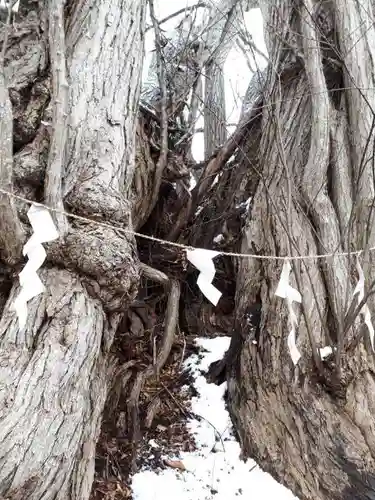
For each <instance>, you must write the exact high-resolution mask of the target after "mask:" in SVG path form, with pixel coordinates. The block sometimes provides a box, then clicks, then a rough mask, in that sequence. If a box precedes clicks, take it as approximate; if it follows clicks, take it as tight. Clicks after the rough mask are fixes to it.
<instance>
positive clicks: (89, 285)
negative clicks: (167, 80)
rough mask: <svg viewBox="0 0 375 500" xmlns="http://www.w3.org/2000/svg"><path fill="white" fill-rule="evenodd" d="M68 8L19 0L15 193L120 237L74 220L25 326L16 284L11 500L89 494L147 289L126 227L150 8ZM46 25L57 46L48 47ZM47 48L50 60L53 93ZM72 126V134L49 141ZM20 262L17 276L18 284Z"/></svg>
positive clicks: (5, 336) (6, 339)
mask: <svg viewBox="0 0 375 500" xmlns="http://www.w3.org/2000/svg"><path fill="white" fill-rule="evenodd" d="M62 3H63V2H61V3H59V2H51V3H50V2H46V3H44V2H43V1H42V0H40V1H36V0H34V1H30V2H25V4H24V5H22V2H21V8H20V13H19V17H17V18H16V19H15V21H14V23H13V27H12V28H11V32H10V43H9V50H8V51H7V52H6V57H5V66H6V67H5V73H6V76H7V84H8V89H9V94H10V97H11V100H12V104H13V117H14V121H15V127H14V128H15V130H14V137H13V139H14V153H15V158H14V175H13V178H14V181H15V183H16V186H17V189H16V191H18V192H20V193H23V194H25V193H26V194H28V196H33V197H34V199H35V200H36V201H41V202H43V201H44V200H46V202H47V203H50V204H51V205H53V208H61V207H62V206H64V207H65V209H68V210H70V211H72V212H74V213H76V214H77V215H81V216H84V217H88V218H92V219H96V220H97V221H99V222H100V221H103V222H105V221H109V222H110V223H111V224H115V225H116V226H117V227H119V228H120V229H109V228H106V227H103V226H102V227H99V226H96V225H95V224H93V223H90V222H87V223H82V222H77V221H74V219H70V220H69V221H68V224H67V228H66V232H65V233H64V236H63V237H61V238H60V239H59V240H58V241H57V242H55V243H54V244H51V245H48V247H47V256H48V257H47V259H48V263H47V264H46V265H45V266H44V268H43V269H42V271H41V272H40V277H41V279H42V281H43V283H44V284H45V285H46V291H45V293H43V294H42V295H39V296H38V297H36V298H35V299H33V300H31V301H30V302H29V304H28V311H29V312H28V323H27V326H26V327H25V329H19V326H18V321H17V318H16V316H15V313H14V312H13V311H12V309H11V306H12V304H13V302H14V299H15V297H16V296H17V294H18V291H19V285H18V279H17V278H16V277H15V278H14V282H13V286H12V288H11V291H10V293H9V296H8V298H7V302H6V305H5V307H4V311H3V314H2V317H1V319H0V332H1V333H0V360H1V361H0V379H1V385H0V400H1V402H0V439H1V443H2V447H1V451H0V494H2V495H3V496H4V497H6V498H13V497H12V495H16V493H17V494H20V492H22V494H23V497H22V495H21V497H22V498H29V499H30V500H40V499H42V498H43V499H45V500H48V499H55V500H56V499H61V500H67V499H71V500H74V499H76V500H85V499H88V498H89V495H90V490H91V486H92V481H93V474H94V460H95V445H96V440H97V438H98V434H99V431H100V424H101V414H102V410H103V407H104V403H105V399H106V394H107V382H108V381H107V370H108V366H107V364H108V351H109V348H110V346H111V343H112V340H113V336H114V334H115V331H116V328H117V325H118V323H119V321H120V319H121V317H122V315H123V313H124V312H125V310H126V307H127V304H128V303H129V302H130V301H131V300H132V299H133V298H134V295H135V292H136V289H137V284H138V279H139V269H138V267H139V266H138V258H137V257H136V253H135V250H134V240H133V238H132V237H130V236H126V237H125V236H124V233H123V232H121V228H125V229H126V228H131V227H132V220H131V210H130V208H131V204H130V201H129V199H128V197H129V194H130V187H131V183H132V176H133V170H134V155H135V150H134V149H135V148H134V143H135V124H136V114H137V108H138V97H139V88H140V76H141V69H142V68H141V61H142V58H141V57H140V54H141V53H142V50H143V32H144V27H145V26H144V23H145V12H144V11H145V1H143V0H126V1H124V0H116V1H112V0H111V1H110V0H108V1H107V0H105V1H102V2H97V1H94V0H92V1H89V2H86V1H83V0H82V1H78V2H67V5H65V20H63V19H62V17H61V16H62V10H61V5H62ZM50 4H51V5H50ZM49 8H51V9H55V10H52V11H51V13H50V16H48V9H49ZM48 22H49V23H50V26H49V29H50V34H51V35H56V37H55V38H54V39H53V40H54V42H55V43H56V44H59V47H56V46H55V47H51V45H50V43H49V40H48ZM51 22H52V23H55V24H53V25H51ZM61 30H64V31H65V32H62V31H61ZM0 32H1V34H2V35H3V36H4V32H3V28H1V29H0ZM2 39H4V38H2ZM64 39H65V45H66V52H64ZM51 41H52V39H51V38H50V42H51ZM48 51H50V54H53V56H54V57H55V59H54V61H53V64H52V74H53V78H52V82H51V83H50V75H51V71H50V66H49V63H47V61H48ZM65 68H66V73H67V75H66V78H67V81H68V86H69V87H68V96H67V99H68V103H65V102H64V92H65V90H66V87H65V85H66V84H65V81H64V80H65V76H64V70H65ZM54 72H55V74H54ZM51 84H52V93H53V95H54V97H55V99H53V101H52V105H51V106H50V107H49V108H48V107H47V105H46V104H47V103H48V100H49V87H50V85H51ZM26 90H27V96H29V97H30V96H31V98H29V101H25V99H24V97H23V96H24V95H25V92H26ZM46 92H47V96H48V97H47V99H45V93H46ZM65 104H66V109H67V112H66V111H65V110H64V106H65ZM66 114H67V116H66ZM52 116H53V117H54V119H53V121H52V124H53V127H52V130H51V126H50V123H51V122H50V121H49V120H51V118H52ZM58 117H60V120H59V121H56V119H57V118H58ZM64 119H65V120H66V123H67V131H65V130H62V131H61V130H60V133H61V134H59V135H58V136H56V135H53V134H54V133H56V131H57V127H58V126H59V125H61V120H64ZM65 132H67V137H66V140H65V138H64V133H65ZM51 133H52V137H51V151H50V153H49V147H48V143H49V137H50V135H51ZM42 137H43V138H42ZM46 141H47V144H46ZM65 152H66V155H65ZM1 153H3V151H1ZM48 154H50V157H49V159H48ZM40 159H43V161H42V162H40V161H39V160H40ZM45 168H48V169H49V170H48V182H47V184H46V190H47V191H46V192H45V196H46V198H44V196H43V189H40V188H41V184H40V179H43V178H44V172H45V170H44V169H45ZM61 176H62V179H61ZM38 182H39V184H38ZM7 187H8V186H7ZM19 209H20V214H21V220H23V219H22V214H24V207H23V205H19ZM59 227H61V226H60V224H59ZM11 237H12V235H10V238H11ZM21 265H22V264H21V263H20V262H19V261H18V263H17V266H18V267H17V268H15V269H13V270H10V271H13V274H14V275H15V276H16V274H15V273H14V271H15V270H18V269H19V268H20V266H21Z"/></svg>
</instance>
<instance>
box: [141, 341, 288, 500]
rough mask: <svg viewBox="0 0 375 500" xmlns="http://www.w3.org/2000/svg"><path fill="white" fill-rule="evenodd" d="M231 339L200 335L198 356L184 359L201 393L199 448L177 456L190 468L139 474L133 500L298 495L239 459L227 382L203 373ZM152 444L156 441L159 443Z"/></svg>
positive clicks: (193, 424)
mask: <svg viewBox="0 0 375 500" xmlns="http://www.w3.org/2000/svg"><path fill="white" fill-rule="evenodd" d="M229 342H230V339H229V337H217V338H214V339H199V340H198V341H197V343H198V345H199V346H200V348H201V353H200V355H193V356H191V357H190V358H189V359H188V360H187V362H186V363H185V367H186V368H189V369H190V370H191V371H192V373H193V378H194V387H195V389H196V391H197V393H198V396H197V397H194V398H193V400H192V408H191V409H192V412H193V413H194V414H196V415H199V416H200V417H201V418H200V419H199V420H198V419H192V420H190V421H189V423H188V428H189V430H190V432H191V433H192V435H193V436H194V438H195V441H196V445H197V450H196V451H194V452H184V453H181V454H180V456H179V457H178V458H176V457H174V459H175V460H180V461H181V462H182V463H183V464H184V466H185V468H186V469H187V470H186V471H181V470H178V469H174V468H173V469H172V468H166V469H164V470H161V471H155V472H154V471H150V470H143V471H141V472H139V473H137V474H135V475H134V476H133V481H132V490H133V500H172V499H173V500H176V499H178V500H209V499H210V500H211V499H212V500H237V499H238V500H240V499H241V498H243V499H246V500H249V499H251V500H260V499H262V500H292V499H294V500H297V499H296V497H294V495H293V494H292V493H291V492H290V491H289V490H287V489H286V488H285V487H284V486H282V485H280V484H279V483H277V482H276V481H275V480H274V479H273V478H272V477H271V476H270V475H269V474H267V473H265V472H263V471H262V470H261V469H260V468H259V467H258V466H257V464H256V463H255V462H254V461H253V460H247V461H246V462H244V461H242V460H240V458H239V457H240V446H239V444H238V442H237V441H236V439H235V437H234V435H233V432H232V423H231V420H230V417H229V414H228V412H227V410H226V407H225V402H224V393H225V390H226V384H225V383H224V384H222V385H221V386H217V385H215V384H209V383H207V381H206V378H205V377H204V372H206V371H207V370H208V368H209V366H210V364H211V363H212V362H214V361H217V360H219V359H221V358H222V357H223V355H224V353H225V351H226V350H227V349H228V346H229ZM149 444H151V445H152V446H153V447H155V446H157V443H155V442H153V443H149ZM166 458H167V457H166ZM168 458H169V459H170V458H171V457H168Z"/></svg>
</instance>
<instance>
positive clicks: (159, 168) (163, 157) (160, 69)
mask: <svg viewBox="0 0 375 500" xmlns="http://www.w3.org/2000/svg"><path fill="white" fill-rule="evenodd" d="M149 6H150V16H151V19H152V24H153V26H154V30H155V48H156V61H157V74H158V80H159V88H160V97H161V104H160V115H161V120H160V121H161V125H160V130H161V140H160V145H161V150H160V155H159V159H158V162H157V164H156V169H155V181H154V185H153V192H152V198H151V201H150V205H149V208H148V214H150V213H151V212H152V210H153V209H154V207H155V205H156V202H157V200H158V196H159V190H160V185H161V180H162V175H163V171H164V169H165V167H166V166H167V158H168V115H167V85H166V74H165V66H164V60H163V54H162V36H161V31H160V26H159V23H158V21H157V19H156V17H155V9H154V2H153V0H149Z"/></svg>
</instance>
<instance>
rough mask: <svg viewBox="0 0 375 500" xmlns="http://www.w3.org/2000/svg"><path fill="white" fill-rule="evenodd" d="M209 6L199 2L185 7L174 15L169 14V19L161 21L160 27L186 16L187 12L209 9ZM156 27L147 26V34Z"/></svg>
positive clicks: (165, 18)
mask: <svg viewBox="0 0 375 500" xmlns="http://www.w3.org/2000/svg"><path fill="white" fill-rule="evenodd" d="M208 7H209V5H208V4H207V3H205V2H198V3H197V4H195V5H190V6H188V5H187V6H186V7H183V8H182V9H179V10H177V11H176V12H173V14H169V16H167V17H164V19H162V20H161V21H159V26H160V25H161V24H164V23H166V22H167V21H170V20H171V19H173V18H174V17H177V16H179V15H181V14H186V13H187V12H190V11H193V10H197V9H206V8H208ZM153 27H154V26H153V25H152V26H147V28H146V32H147V31H149V30H150V29H152V28H153Z"/></svg>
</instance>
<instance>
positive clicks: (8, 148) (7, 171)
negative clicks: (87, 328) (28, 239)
mask: <svg viewBox="0 0 375 500" xmlns="http://www.w3.org/2000/svg"><path fill="white" fill-rule="evenodd" d="M12 6H13V5H12V4H11V5H10V6H9V8H8V19H7V25H6V28H5V30H6V31H5V37H4V43H3V48H2V51H1V55H0V186H1V188H2V189H4V190H6V191H9V192H12V191H13V182H12V172H13V113H12V105H11V102H10V99H9V93H8V89H7V87H6V83H5V71H4V59H5V52H6V45H7V40H8V30H9V23H10V16H11V9H12ZM24 238H25V234H24V231H23V228H22V225H21V222H20V220H19V217H18V214H17V209H16V206H15V203H14V199H13V198H10V197H9V196H8V195H6V194H4V193H2V194H0V251H1V254H2V257H3V258H4V260H6V261H7V262H8V263H9V264H15V263H16V262H17V261H18V260H19V258H20V257H21V253H22V246H23V242H24Z"/></svg>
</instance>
